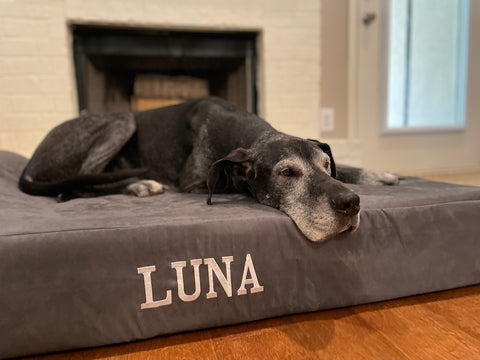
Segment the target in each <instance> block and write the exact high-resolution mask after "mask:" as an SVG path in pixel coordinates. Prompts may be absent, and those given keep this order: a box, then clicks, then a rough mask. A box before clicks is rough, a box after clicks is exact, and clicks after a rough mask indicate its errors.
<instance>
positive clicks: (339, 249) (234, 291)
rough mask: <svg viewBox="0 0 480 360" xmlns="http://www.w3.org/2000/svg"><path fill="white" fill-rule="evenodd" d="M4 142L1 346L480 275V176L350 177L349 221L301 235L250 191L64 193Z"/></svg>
mask: <svg viewBox="0 0 480 360" xmlns="http://www.w3.org/2000/svg"><path fill="white" fill-rule="evenodd" d="M25 163H26V159H25V158H23V157H21V156H19V155H17V154H13V153H9V152H0V194H1V195H0V311H1V316H0V334H1V336H0V357H13V356H23V355H28V354H38V353H45V352H53V351H62V350H68V349H75V348H83V347H92V346H100V345H105V344H112V343H120V342H127V341H132V340H137V339H146V338H150V337H154V336H157V335H163V334H172V333H177V332H182V331H190V330H196V329H202V328H209V327H216V326H223V325H228V324H236V323H242V322H248V321H253V320H258V319H263V318H269V317H275V316H281V315H286V314H295V313H302V312H310V311H317V310H322V309H331V308H337V307H343V306H350V305H356V304H362V303H368V302H374V301H381V300H387V299H392V298H398V297H403V296H408V295H413V294H420V293H426V292H431V291H437V290H445V289H450V288H455V287H460V286H466V285H471V284H477V283H480V256H479V254H480V235H479V230H480V188H479V187H469V186H458V185H451V184H443V183H435V182H430V181H425V180H422V179H418V178H407V179H406V180H404V181H402V183H401V185H400V186H396V187H377V186H351V188H352V189H354V190H355V191H357V193H358V194H360V197H361V206H362V212H361V223H360V228H359V230H358V231H357V232H355V233H347V234H341V235H339V236H337V237H336V238H335V239H333V240H331V241H328V242H326V243H324V244H314V243H311V242H310V241H308V240H306V239H305V238H304V237H303V236H302V234H301V233H300V232H299V231H298V230H297V228H296V226H295V225H294V224H293V222H292V221H291V220H290V219H289V218H288V217H287V216H286V215H284V214H283V213H282V212H280V211H277V210H275V209H272V208H269V207H266V206H262V205H260V204H257V203H255V202H254V201H253V200H251V199H249V198H247V197H245V196H242V195H215V196H214V197H213V202H214V205H213V206H207V205H206V204H205V201H206V196H204V195H193V194H179V193H175V192H167V193H165V194H163V195H159V196H156V197H151V198H135V197H131V196H124V195H113V196H106V197H101V198H94V199H76V200H72V201H69V202H66V203H56V202H55V200H54V199H51V198H44V197H33V196H29V195H26V194H23V193H22V192H20V191H19V190H18V189H17V185H16V182H17V179H18V176H19V174H20V172H21V170H22V168H23V166H24V165H25Z"/></svg>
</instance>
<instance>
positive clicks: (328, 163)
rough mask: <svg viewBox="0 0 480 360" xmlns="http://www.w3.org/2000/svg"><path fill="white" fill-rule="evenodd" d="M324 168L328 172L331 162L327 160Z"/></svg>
mask: <svg viewBox="0 0 480 360" xmlns="http://www.w3.org/2000/svg"><path fill="white" fill-rule="evenodd" d="M323 166H324V167H325V169H327V170H328V169H329V168H330V161H328V160H325V163H324V164H323Z"/></svg>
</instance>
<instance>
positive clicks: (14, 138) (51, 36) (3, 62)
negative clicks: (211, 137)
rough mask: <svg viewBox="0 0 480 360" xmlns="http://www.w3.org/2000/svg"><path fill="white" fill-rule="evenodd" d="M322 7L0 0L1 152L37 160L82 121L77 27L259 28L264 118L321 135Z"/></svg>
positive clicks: (269, 0)
mask: <svg viewBox="0 0 480 360" xmlns="http://www.w3.org/2000/svg"><path fill="white" fill-rule="evenodd" d="M320 4H321V0H301V1H298V0H241V1H237V0H202V1H198V0H176V1H170V0H168V1H167V0H0V149H3V150H11V151H15V152H18V153H21V154H23V155H25V156H30V155H31V154H32V152H33V150H34V149H35V147H36V146H37V145H38V143H39V142H40V141H41V140H42V138H43V137H44V136H45V134H46V133H47V132H48V130H49V129H51V128H52V127H53V126H55V125H56V124H58V123H60V122H62V121H64V120H66V119H69V118H72V117H75V116H77V114H78V109H77V102H76V84H75V77H74V69H73V57H72V45H71V35H70V28H69V26H70V25H71V24H92V25H93V24H98V25H112V26H124V27H147V28H155V29H171V30H176V29H177V30H216V31H223V30H228V31H231V30H249V31H251V30H253V31H258V32H259V33H260V36H259V42H258V53H259V67H258V90H259V111H260V114H261V116H262V117H264V118H266V119H267V120H268V121H269V122H270V123H272V125H273V126H274V127H276V128H277V129H279V130H281V131H284V132H287V133H290V134H292V135H297V136H301V137H318V135H319V129H318V118H319V108H320V11H321V6H320Z"/></svg>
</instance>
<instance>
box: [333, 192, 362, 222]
mask: <svg viewBox="0 0 480 360" xmlns="http://www.w3.org/2000/svg"><path fill="white" fill-rule="evenodd" d="M331 205H332V208H333V210H335V211H336V212H339V213H342V214H346V215H349V216H354V215H356V214H358V212H359V211H360V197H359V196H358V195H357V194H355V193H354V192H353V191H342V192H339V193H337V194H336V196H334V197H333V198H332V200H331Z"/></svg>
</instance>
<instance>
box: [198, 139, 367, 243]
mask: <svg viewBox="0 0 480 360" xmlns="http://www.w3.org/2000/svg"><path fill="white" fill-rule="evenodd" d="M335 172H336V169H335V162H334V160H333V156H332V153H331V151H330V147H329V146H328V145H327V144H324V143H321V142H319V141H316V140H304V139H300V138H296V137H292V136H288V135H283V134H281V135H277V136H276V137H275V138H273V139H272V138H270V139H268V141H261V142H259V143H257V144H255V146H253V147H252V148H250V149H243V148H239V149H236V150H234V151H232V152H231V153H230V154H228V155H227V156H225V157H224V158H222V159H220V160H218V161H216V162H215V163H214V164H213V165H212V167H211V168H210V171H209V174H208V178H207V186H208V189H209V198H208V201H207V203H209V204H211V196H212V193H213V191H214V189H215V186H216V184H217V182H218V181H221V182H222V183H225V182H231V183H232V184H233V186H234V187H235V188H236V189H237V190H239V191H242V190H246V191H248V192H249V193H251V194H252V196H253V197H254V198H255V199H256V200H257V201H258V202H260V203H262V204H265V205H268V206H271V207H274V208H278V209H280V210H282V211H283V212H285V213H286V214H287V215H289V216H290V218H291V219H292V220H293V221H294V222H295V224H296V225H297V226H298V228H299V229H300V231H301V232H302V233H303V234H304V235H305V236H306V237H307V238H308V239H310V240H311V241H314V242H322V241H325V240H327V239H329V238H331V237H332V236H334V235H336V234H339V233H341V232H343V231H347V230H348V231H355V230H356V229H357V228H358V224H359V219H360V217H359V211H360V198H359V197H358V195H356V194H355V193H354V192H353V191H351V190H350V189H348V188H346V187H345V186H344V185H343V184H342V183H341V182H339V181H338V180H336V179H335V175H336V174H335Z"/></svg>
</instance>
